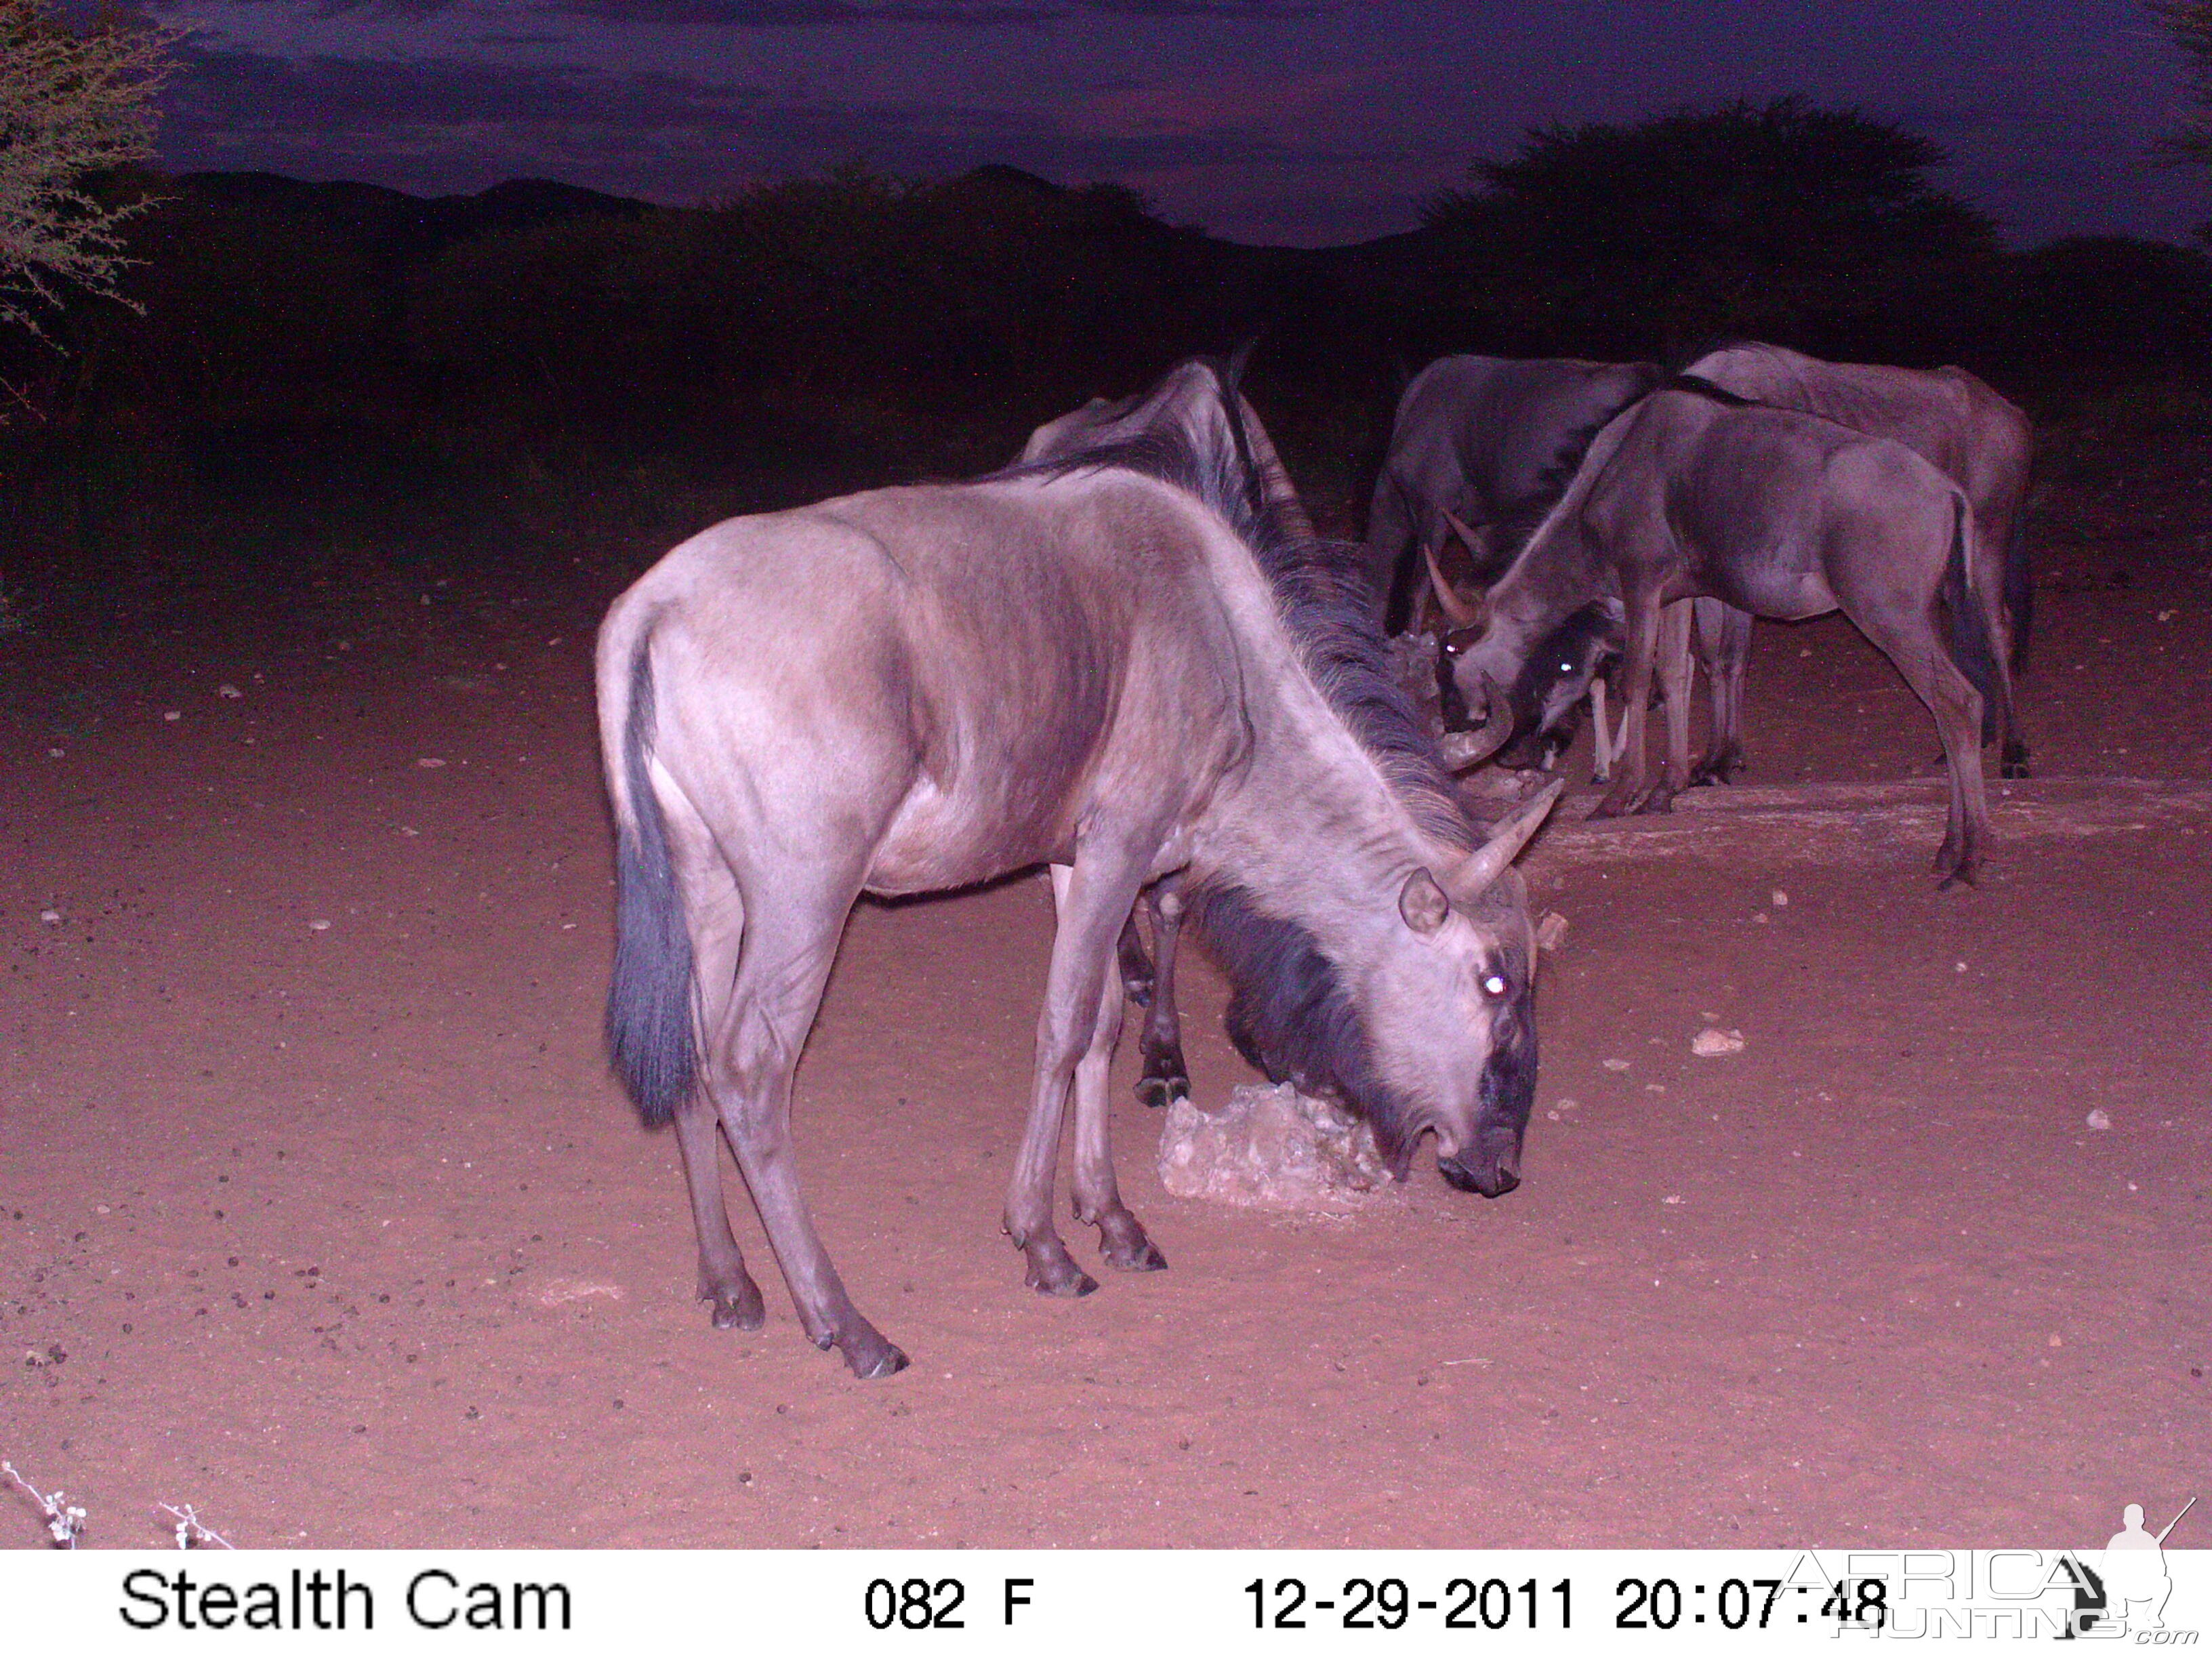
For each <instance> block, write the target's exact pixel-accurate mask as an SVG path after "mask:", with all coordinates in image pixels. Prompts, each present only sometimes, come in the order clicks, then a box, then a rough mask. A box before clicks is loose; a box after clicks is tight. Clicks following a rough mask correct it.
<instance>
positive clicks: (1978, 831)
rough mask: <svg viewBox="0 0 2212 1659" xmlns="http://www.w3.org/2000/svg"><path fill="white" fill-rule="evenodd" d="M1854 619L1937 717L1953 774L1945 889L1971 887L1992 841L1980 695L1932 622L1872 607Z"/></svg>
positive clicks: (1942, 867)
mask: <svg viewBox="0 0 2212 1659" xmlns="http://www.w3.org/2000/svg"><path fill="white" fill-rule="evenodd" d="M1847 609H1848V610H1849V611H1850V618H1851V620H1852V621H1853V622H1855V623H1857V624H1858V626H1859V630H1860V632H1862V633H1863V634H1864V635H1866V636H1867V637H1868V638H1869V639H1870V640H1872V641H1874V642H1875V645H1877V646H1879V647H1881V652H1882V654H1883V655H1885V656H1887V658H1888V659H1890V661H1891V662H1893V664H1895V665H1896V666H1897V671H1898V672H1899V673H1900V674H1902V675H1904V676H1905V684H1908V685H1910V686H1911V688H1912V690H1913V694H1914V695H1915V696H1917V697H1918V698H1919V699H1920V701H1921V702H1923V703H1924V704H1926V705H1927V708H1928V712H1929V714H1933V715H1934V716H1935V717H1936V731H1937V732H1939V733H1941V734H1942V738H1943V758H1944V763H1945V765H1946V767H1947V768H1948V771H1949V774H1950V783H1951V799H1950V808H1949V811H1948V813H1947V815H1946V817H1945V820H1944V827H1943V844H1942V847H1940V848H1937V849H1936V874H1937V875H1939V876H1941V877H1942V878H1943V879H1942V883H1941V885H1942V886H1944V887H1950V886H1952V885H1953V884H1955V883H1960V882H1964V883H1966V884H1967V885H1968V886H1972V884H1974V882H1975V880H1976V879H1977V878H1978V877H1979V876H1980V874H1981V867H1982V848H1983V843H1984V842H1985V841H1986V840H1987V839H1988V836H1989V823H1990V807H1989V797H1988V794H1987V792H1986V791H1985V790H1984V787H1983V783H1982V696H1981V693H1980V692H1978V691H1977V690H1974V685H1973V682H1972V680H1969V679H1968V678H1966V675H1965V674H1964V673H1963V672H1961V671H1960V668H1959V666H1958V665H1957V664H1956V663H1954V662H1953V661H1952V660H1951V657H1950V653H1948V652H1947V651H1946V650H1945V649H1944V648H1943V645H1942V641H1941V639H1940V637H1939V636H1938V635H1937V633H1936V628H1935V626H1934V623H1933V622H1932V620H1929V619H1926V618H1923V619H1921V620H1920V622H1919V624H1918V626H1917V627H1915V626H1914V625H1913V623H1912V622H1911V621H1910V620H1906V619H1900V618H1897V617H1893V616H1891V615H1888V614H1887V611H1886V610H1880V611H1878V610H1875V609H1874V608H1873V607H1869V606H1860V607H1857V608H1851V607H1847Z"/></svg>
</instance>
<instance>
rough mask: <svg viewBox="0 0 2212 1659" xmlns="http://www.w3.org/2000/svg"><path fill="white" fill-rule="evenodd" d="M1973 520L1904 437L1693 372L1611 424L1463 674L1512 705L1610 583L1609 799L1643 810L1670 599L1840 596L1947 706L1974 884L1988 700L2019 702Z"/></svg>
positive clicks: (1955, 786)
mask: <svg viewBox="0 0 2212 1659" xmlns="http://www.w3.org/2000/svg"><path fill="white" fill-rule="evenodd" d="M1975 537H1976V528H1975V522H1974V513H1973V507H1972V503H1971V502H1969V501H1968V500H1967V498H1966V493H1965V492H1964V491H1963V490H1962V489H1960V487H1959V486H1958V485H1957V484H1956V483H1954V482H1952V480H1951V479H1949V478H1948V477H1945V476H1944V475H1943V474H1942V473H1941V472H1939V471H1936V468H1935V467H1933V466H1932V465H1929V463H1928V462H1927V461H1926V460H1924V459H1922V458H1921V457H1920V456H1919V455H1918V454H1917V453H1914V452H1913V451H1912V450H1911V449H1909V448H1907V447H1905V446H1904V445H1903V444H1900V443H1896V442H1893V441H1891V440H1889V439H1887V438H1871V437H1868V436H1866V435H1863V434H1861V433H1857V432H1854V431H1852V430H1851V429H1850V428H1847V427H1843V426H1839V425H1838V424H1836V423H1835V422H1832V421H1826V420H1822V419H1820V417H1818V416H1810V415H1802V414H1798V413H1796V412H1795V411H1793V410H1780V409H1775V408H1771V407H1770V406H1767V405H1765V404H1753V403H1750V402H1747V400H1745V399H1743V398H1738V397H1736V396H1735V395H1734V394H1732V393H1729V392H1723V391H1722V390H1721V389H1720V388H1718V387H1716V386H1711V385H1710V384H1708V383H1705V382H1701V381H1699V380H1694V379H1692V378H1689V377H1684V378H1682V379H1680V380H1676V381H1674V382H1670V383H1669V384H1668V386H1666V387H1663V388H1662V389H1661V390H1659V391H1657V392H1653V393H1652V394H1651V395H1650V397H1648V398H1645V399H1644V401H1643V402H1641V403H1639V404H1636V405H1635V406H1633V407H1632V408H1631V409H1630V410H1628V411H1627V412H1626V413H1625V414H1623V415H1620V416H1617V417H1616V418H1615V419H1614V420H1613V422H1611V423H1609V424H1608V425H1607V427H1606V428H1605V430H1604V431H1603V432H1601V433H1600V434H1599V435H1598V437H1597V439H1596V441H1595V442H1594V443H1593V444H1592V445H1591V446H1590V448H1589V453H1588V454H1587V455H1586V456H1584V457H1583V462H1582V465H1581V466H1580V468H1579V469H1578V470H1577V473H1576V475H1575V479H1574V482H1573V483H1572V484H1571V485H1570V486H1569V488H1568V489H1567V491H1566V494H1565V495H1564V496H1562V497H1561V498H1560V500H1559V504H1558V505H1557V506H1555V507H1553V509H1552V511H1551V512H1550V513H1547V515H1546V517H1545V518H1544V520H1543V522H1542V523H1541V525H1540V526H1538V527H1537V529H1536V531H1535V532H1534V534H1533V535H1532V536H1531V537H1530V538H1529V539H1528V543H1527V544H1526V545H1525V546H1524V547H1523V548H1522V550H1521V552H1520V555H1519V556H1517V557H1516V559H1515V561H1514V562H1513V565H1512V567H1511V568H1510V569H1509V570H1508V571H1507V572H1506V574H1504V576H1503V577H1501V578H1500V579H1499V580H1498V582H1497V583H1495V584H1494V585H1493V586H1492V588H1491V589H1490V592H1488V594H1487V595H1486V596H1485V599H1484V609H1485V611H1486V620H1485V623H1484V626H1483V629H1482V632H1481V634H1480V637H1479V638H1477V639H1476V640H1475V641H1474V643H1473V644H1471V645H1469V646H1468V647H1466V648H1465V649H1464V650H1462V652H1461V653H1459V655H1458V657H1457V659H1456V660H1455V662H1454V664H1453V673H1454V675H1455V678H1456V680H1457V683H1458V685H1459V687H1460V690H1461V692H1462V696H1466V697H1468V699H1469V701H1470V702H1473V700H1474V699H1475V698H1477V697H1480V698H1484V699H1486V701H1487V702H1491V703H1492V704H1494V703H1496V702H1498V701H1500V700H1502V699H1503V697H1504V691H1503V690H1501V689H1500V688H1502V687H1504V686H1505V685H1508V684H1511V683H1512V681H1513V680H1514V679H1515V678H1516V676H1517V675H1518V674H1519V672H1520V671H1521V669H1522V665H1523V664H1525V663H1526V661H1527V660H1528V653H1529V652H1530V651H1531V650H1532V649H1534V647H1536V646H1537V645H1538V644H1539V643H1540V642H1541V641H1542V640H1543V639H1544V638H1545V637H1546V636H1547V635H1549V634H1550V633H1551V631H1552V630H1553V629H1554V628H1556V627H1558V626H1559V623H1560V621H1561V620H1562V619H1563V618H1565V617H1567V616H1568V615H1570V614H1571V613H1572V612H1573V611H1576V610H1577V609H1578V608H1579V607H1581V606H1583V605H1587V604H1589V602H1590V601H1591V600H1592V599H1595V598H1596V597H1598V596H1599V595H1601V593H1602V592H1605V591H1606V589H1607V584H1608V582H1609V583H1611V584H1612V585H1613V591H1616V592H1618V593H1619V594H1620V599H1621V601H1622V604H1623V605H1624V606H1625V607H1626V635H1627V661H1626V672H1625V675H1624V678H1625V679H1626V686H1625V688H1624V690H1623V702H1624V705H1625V707H1624V711H1623V716H1622V719H1623V725H1624V728H1625V732H1626V753H1625V756H1624V758H1623V763H1622V766H1621V769H1620V774H1619V775H1617V776H1616V777H1615V778H1614V780H1613V787H1612V788H1611V789H1610V790H1609V791H1608V792H1607V794H1606V796H1605V798H1604V799H1603V800H1602V801H1601V803H1600V804H1599V807H1598V811H1599V812H1600V814H1607V813H1613V812H1620V811H1630V810H1632V809H1633V808H1634V807H1636V806H1637V805H1638V804H1639V803H1640V802H1641V801H1642V799H1643V798H1644V730H1643V728H1644V714H1645V710H1646V708H1647V706H1648V704H1649V702H1650V692H1651V680H1652V675H1653V671H1654V659H1655V657H1656V655H1657V653H1658V647H1659V635H1660V631H1661V617H1660V613H1661V611H1662V609H1663V608H1664V607H1665V606H1667V605H1670V604H1672V603H1674V602H1675V601H1677V600H1680V599H1694V598H1699V597H1703V598H1706V599H1719V600H1722V601H1723V602H1724V603H1726V604H1728V605H1732V606H1734V607H1735V608H1736V609H1737V610H1739V611H1746V612H1747V613H1749V614H1752V615H1754V616H1761V617H1776V618H1781V619H1796V618H1800V617H1816V616H1820V615H1822V614H1824V613H1826V612H1827V611H1834V610H1838V609H1840V610H1841V611H1844V614H1845V615H1846V616H1848V617H1850V619H1851V621H1852V622H1853V623H1856V624H1857V626H1858V628H1859V629H1860V631H1861V632H1863V634H1865V635H1867V637H1868V638H1869V640H1871V641H1873V642H1874V643H1875V645H1876V646H1877V647H1880V648H1881V650H1882V652H1883V653H1885V654H1886V655H1887V656H1888V658H1889V659H1890V660H1891V661H1892V662H1893V663H1894V664H1895V665H1896V666H1897V669H1898V671H1899V673H1901V674H1902V675H1903V676H1904V677H1905V683H1906V684H1908V685H1910V686H1911V688H1912V690H1913V691H1914V693H1915V694H1916V695H1917V696H1919V698H1920V700H1921V701H1922V702H1924V703H1925V704H1926V705H1927V706H1928V708H1929V712H1930V713H1931V714H1933V715H1934V716H1935V720H1936V727H1937V729H1938V730H1939V731H1940V732H1941V733H1942V739H1943V752H1944V758H1945V761H1946V763H1947V765H1948V769H1949V773H1950V782H1951V802H1950V813H1949V818H1948V823H1947V825H1946V829H1945V833H1944V837H1943V844H1942V848H1941V850H1940V851H1939V852H1938V854H1937V855H1936V868H1937V870H1938V872H1940V873H1941V874H1942V876H1943V878H1944V884H1945V885H1946V886H1948V885H1950V884H1952V883H1953V882H1954V881H1966V882H1971V881H1972V880H1973V879H1974V878H1975V875H1976V873H1977V872H1978V869H1979V867H1980V863H1981V857H1982V847H1983V843H1984V841H1985V840H1986V839H1987V836H1988V823H1989V809H1988V804H1987V800H1986V797H1985V794H1984V788H1983V782H1982V754H1981V744H1980V742H1979V738H1980V727H1981V721H1982V711H1983V702H1984V697H1988V698H1990V699H1993V700H1995V702H1996V707H1997V709H1998V718H1999V724H2000V726H2008V724H2009V712H2008V705H2009V702H2010V699H2011V682H2010V678H2009V675H2008V671H2007V668H2006V665H2005V661H2004V658H2003V655H2002V653H2001V652H1999V651H1998V649H1997V648H1996V639H1997V637H1998V628H1997V623H1996V611H1997V609H1998V599H1997V596H1996V595H1995V594H1992V593H1990V592H1987V591H1985V589H1984V586H1983V585H1982V584H1981V583H1980V582H1978V580H1977V572H1978V569H1979V568H1981V562H1980V561H1979V560H1978V558H1977V556H1976V549H1975ZM1668 787H1669V783H1668V781H1667V780H1666V779H1664V778H1662V781H1661V783H1660V785H1659V789H1660V791H1661V792H1662V793H1664V792H1665V791H1666V790H1667V789H1668Z"/></svg>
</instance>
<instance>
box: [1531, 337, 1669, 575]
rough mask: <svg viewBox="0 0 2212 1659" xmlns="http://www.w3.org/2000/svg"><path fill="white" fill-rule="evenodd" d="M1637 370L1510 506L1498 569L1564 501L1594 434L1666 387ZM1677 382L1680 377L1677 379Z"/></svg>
mask: <svg viewBox="0 0 2212 1659" xmlns="http://www.w3.org/2000/svg"><path fill="white" fill-rule="evenodd" d="M1636 367H1637V368H1638V369H1639V370H1641V371H1642V372H1641V373H1640V374H1638V376H1637V385H1636V389H1635V390H1634V391H1632V392H1630V393H1629V394H1628V396H1626V398H1622V399H1621V400H1620V402H1619V403H1617V404H1613V407H1612V408H1610V409H1608V410H1606V411H1605V413H1604V414H1602V415H1600V416H1597V417H1596V418H1595V419H1594V420H1592V421H1590V422H1589V423H1588V424H1586V425H1583V426H1579V427H1577V428H1575V429H1574V430H1573V431H1572V432H1570V433H1569V434H1567V435H1566V436H1565V437H1564V438H1562V439H1561V440H1560V441H1559V448H1557V449H1556V450H1554V451H1553V453H1552V459H1551V460H1550V461H1549V462H1547V464H1546V465H1545V467H1544V470H1543V471H1541V473H1539V474H1538V475H1537V477H1536V487H1535V488H1534V489H1532V490H1530V491H1529V492H1528V494H1527V495H1523V496H1522V498H1521V499H1520V500H1519V501H1516V502H1515V503H1514V504H1513V508H1512V510H1511V511H1510V513H1507V514H1506V515H1505V517H1504V519H1503V520H1501V521H1500V522H1499V525H1498V533H1499V538H1500V541H1501V544H1502V545H1503V546H1504V550H1505V552H1504V563H1503V564H1502V565H1501V566H1500V567H1499V568H1502V569H1510V568H1512V564H1513V561H1514V560H1516V559H1517V558H1519V557H1520V556H1521V550H1522V549H1523V548H1525V547H1527V546H1528V538H1530V537H1532V536H1534V534H1535V533H1536V532H1537V530H1538V529H1539V528H1540V527H1541V526H1542V525H1543V522H1544V520H1546V519H1547V518H1548V517H1549V516H1550V515H1551V512H1552V509H1553V507H1557V506H1558V505H1559V503H1560V501H1563V500H1565V497H1566V494H1567V490H1568V489H1569V488H1570V487H1571V485H1572V484H1573V483H1574V481H1575V474H1577V472H1579V471H1582V465H1583V456H1585V455H1587V454H1589V447H1590V446H1591V445H1592V444H1594V443H1595V442H1596V441H1597V435H1598V434H1599V433H1601V432H1602V431H1604V430H1605V428H1607V426H1609V425H1611V424H1612V423H1613V421H1614V420H1616V419H1617V418H1618V417H1619V416H1620V414H1621V412H1622V411H1623V410H1626V409H1627V408H1628V407H1629V406H1630V405H1631V404H1639V403H1641V402H1643V401H1644V398H1648V397H1650V395H1651V394H1652V393H1653V392H1656V391H1658V390H1659V389H1660V388H1661V387H1662V386H1664V385H1665V384H1667V381H1668V377H1667V375H1666V374H1665V373H1664V371H1662V370H1661V369H1658V368H1654V367H1652V366H1651V365H1650V364H1649V363H1639V364H1638V365H1636ZM1677 378H1680V377H1677Z"/></svg>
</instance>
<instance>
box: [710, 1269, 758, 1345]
mask: <svg viewBox="0 0 2212 1659" xmlns="http://www.w3.org/2000/svg"><path fill="white" fill-rule="evenodd" d="M699 1299H700V1300H701V1301H702V1302H704V1303H707V1304H710V1305H709V1307H708V1318H709V1319H711V1320H712V1321H713V1322H714V1328H715V1329H716V1330H718V1331H757V1330H758V1329H759V1328H761V1326H762V1324H763V1322H765V1321H766V1320H767V1318H768V1308H767V1305H766V1304H764V1303H763V1302H762V1300H761V1293H760V1286H759V1285H756V1284H754V1283H753V1281H752V1276H751V1275H750V1273H746V1274H741V1275H739V1277H738V1282H737V1283H736V1284H734V1285H714V1284H710V1283H709V1282H708V1280H707V1279H703V1278H702V1279H700V1281H699Z"/></svg>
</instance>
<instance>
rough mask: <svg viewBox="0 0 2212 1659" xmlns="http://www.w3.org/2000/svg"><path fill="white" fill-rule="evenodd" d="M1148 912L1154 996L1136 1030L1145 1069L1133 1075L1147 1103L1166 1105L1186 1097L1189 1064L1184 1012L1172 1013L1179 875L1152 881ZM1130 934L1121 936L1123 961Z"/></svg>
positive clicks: (1179, 930) (1178, 932) (1179, 932)
mask: <svg viewBox="0 0 2212 1659" xmlns="http://www.w3.org/2000/svg"><path fill="white" fill-rule="evenodd" d="M1146 908H1149V909H1150V910H1151V911H1152V951H1153V960H1154V962H1155V963H1156V964H1157V965H1156V969H1155V972H1154V975H1153V980H1152V1003H1151V1005H1150V1006H1148V1007H1146V1009H1145V1024H1144V1028H1143V1030H1142V1032H1141V1033H1140V1034H1139V1035H1140V1040H1141V1043H1142V1048H1143V1054H1144V1060H1145V1072H1144V1075H1143V1076H1142V1077H1140V1078H1139V1079H1137V1098H1138V1099H1139V1100H1140V1101H1142V1102H1143V1103H1145V1104H1146V1105H1147V1106H1154V1107H1165V1106H1169V1105H1171V1104H1173V1103H1175V1102H1176V1101H1178V1100H1188V1099H1189V1098H1190V1069H1189V1067H1188V1066H1186V1065H1185V1064H1184V1062H1183V1057H1182V1017H1181V1016H1180V1015H1179V1014H1178V1013H1177V1012H1176V992H1175V964H1176V945H1177V943H1178V942H1179V941H1180V939H1182V877H1181V876H1180V875H1174V876H1169V877H1167V878H1165V879H1164V880H1162V881H1158V882H1156V883H1154V884H1153V885H1152V890H1151V891H1150V892H1149V893H1148V894H1147V895H1146ZM1128 937H1129V935H1128V933H1127V931H1125V932H1124V933H1122V935H1121V938H1122V948H1123V960H1124V961H1126V960H1127V941H1128Z"/></svg>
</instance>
